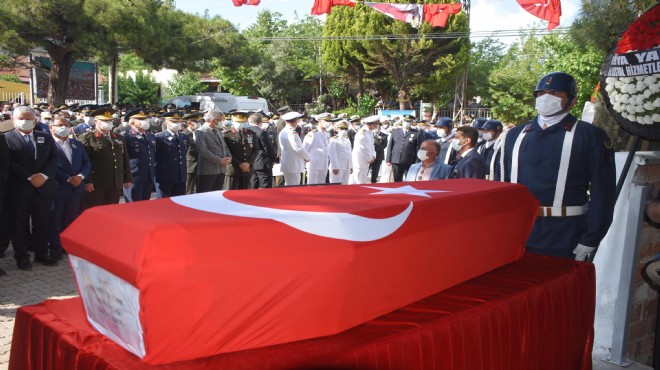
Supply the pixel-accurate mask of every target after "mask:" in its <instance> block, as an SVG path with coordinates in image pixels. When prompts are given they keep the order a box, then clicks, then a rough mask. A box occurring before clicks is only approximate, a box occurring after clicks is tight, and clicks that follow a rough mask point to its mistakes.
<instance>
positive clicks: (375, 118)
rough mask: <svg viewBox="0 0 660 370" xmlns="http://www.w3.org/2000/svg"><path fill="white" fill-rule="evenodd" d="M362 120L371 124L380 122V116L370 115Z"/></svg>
mask: <svg viewBox="0 0 660 370" xmlns="http://www.w3.org/2000/svg"><path fill="white" fill-rule="evenodd" d="M362 122H364V123H366V124H369V123H374V122H380V116H369V117H367V118H365V119H363V120H362Z"/></svg>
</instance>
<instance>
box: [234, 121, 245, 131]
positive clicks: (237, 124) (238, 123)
mask: <svg viewBox="0 0 660 370" xmlns="http://www.w3.org/2000/svg"><path fill="white" fill-rule="evenodd" d="M232 126H233V127H234V130H240V129H241V127H243V124H242V123H240V122H234V123H232Z"/></svg>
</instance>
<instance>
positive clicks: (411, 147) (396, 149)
mask: <svg viewBox="0 0 660 370" xmlns="http://www.w3.org/2000/svg"><path fill="white" fill-rule="evenodd" d="M422 141H423V134H421V133H420V132H419V131H417V130H413V129H410V130H408V131H406V132H405V133H404V132H403V129H402V128H395V129H394V130H392V133H391V135H390V141H389V142H388V143H387V148H388V152H387V158H386V159H385V161H386V162H390V163H394V164H413V163H415V162H416V161H417V150H418V149H419V146H420V145H422Z"/></svg>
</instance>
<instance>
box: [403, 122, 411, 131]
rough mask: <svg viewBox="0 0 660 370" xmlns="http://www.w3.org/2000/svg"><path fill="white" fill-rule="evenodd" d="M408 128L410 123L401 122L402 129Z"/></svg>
mask: <svg viewBox="0 0 660 370" xmlns="http://www.w3.org/2000/svg"><path fill="white" fill-rule="evenodd" d="M409 128H410V123H409V122H404V123H403V129H404V130H408V129H409Z"/></svg>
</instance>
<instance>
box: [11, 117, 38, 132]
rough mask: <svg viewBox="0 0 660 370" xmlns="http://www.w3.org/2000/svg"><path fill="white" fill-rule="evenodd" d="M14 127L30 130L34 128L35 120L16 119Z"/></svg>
mask: <svg viewBox="0 0 660 370" xmlns="http://www.w3.org/2000/svg"><path fill="white" fill-rule="evenodd" d="M14 127H16V128H17V129H19V130H23V131H30V130H32V129H33V128H34V121H33V120H30V119H17V120H14Z"/></svg>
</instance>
